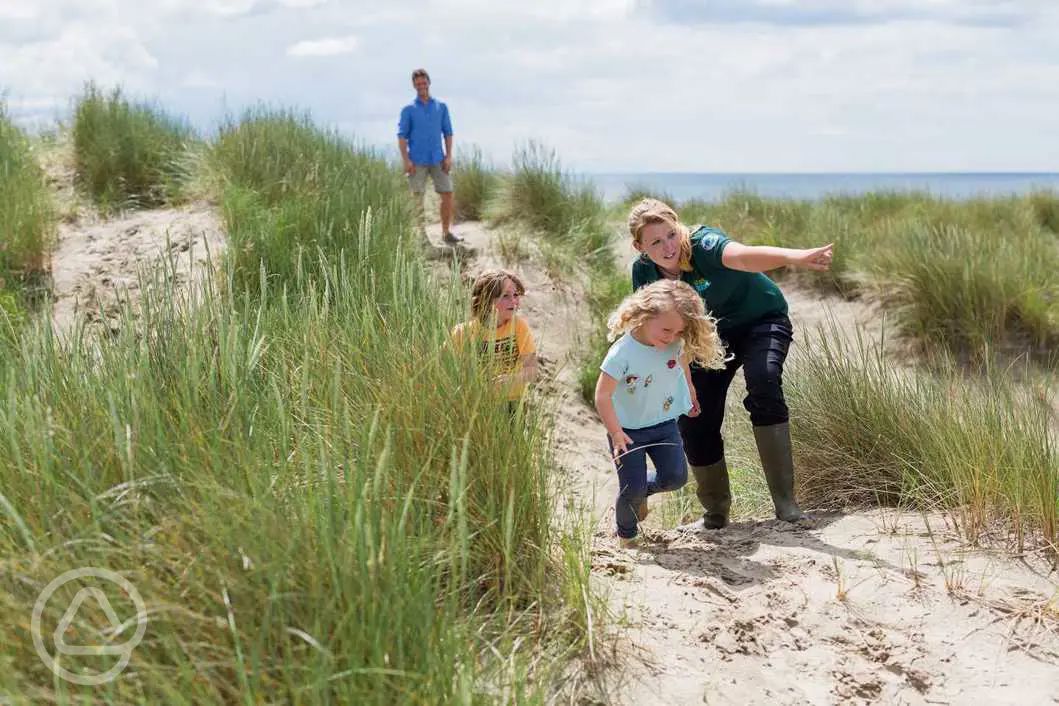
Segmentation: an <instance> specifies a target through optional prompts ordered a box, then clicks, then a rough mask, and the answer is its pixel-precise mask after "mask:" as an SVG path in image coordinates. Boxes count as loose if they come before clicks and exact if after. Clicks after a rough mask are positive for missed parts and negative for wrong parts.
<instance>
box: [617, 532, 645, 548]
mask: <svg viewBox="0 0 1059 706" xmlns="http://www.w3.org/2000/svg"><path fill="white" fill-rule="evenodd" d="M618 544H619V545H621V548H622V549H636V548H637V547H639V546H640V535H636V536H635V537H618Z"/></svg>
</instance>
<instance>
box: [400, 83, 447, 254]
mask: <svg viewBox="0 0 1059 706" xmlns="http://www.w3.org/2000/svg"><path fill="white" fill-rule="evenodd" d="M412 85H413V86H414V87H415V89H416V99H415V100H414V101H412V102H411V103H409V104H408V105H406V106H405V107H404V108H402V109H401V119H400V121H399V122H398V124H397V146H398V147H399V148H400V150H401V161H403V162H404V170H405V174H407V175H408V183H409V185H410V186H411V187H412V194H413V195H414V196H415V199H416V207H417V208H418V210H419V214H420V218H422V214H423V192H424V190H425V189H426V183H427V175H429V176H430V178H431V180H432V181H433V182H434V191H436V192H437V193H438V195H439V196H440V197H441V233H442V236H441V237H442V240H444V241H445V243H446V244H448V245H455V244H457V243H459V242H460V241H461V240H463V239H462V238H458V237H457V236H455V235H453V233H452V231H451V230H449V229H450V227H451V226H452V176H451V175H450V174H449V171H450V170H451V169H452V121H451V120H450V119H449V108H448V106H447V105H445V104H444V103H442V102H441V101H439V100H434V99H433V98H431V97H430V76H429V75H428V74H427V72H426V69H416V70H415V71H413V72H412ZM443 136H444V138H445V149H444V151H442V149H441V138H442V137H443Z"/></svg>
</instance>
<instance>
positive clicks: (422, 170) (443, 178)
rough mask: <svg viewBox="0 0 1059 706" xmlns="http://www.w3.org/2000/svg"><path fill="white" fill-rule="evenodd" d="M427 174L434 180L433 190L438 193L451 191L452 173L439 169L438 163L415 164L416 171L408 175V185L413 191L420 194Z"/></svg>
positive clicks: (424, 186)
mask: <svg viewBox="0 0 1059 706" xmlns="http://www.w3.org/2000/svg"><path fill="white" fill-rule="evenodd" d="M427 174H430V178H431V179H433V180H434V191H436V192H438V193H439V194H448V193H451V192H452V175H451V174H446V173H445V172H443V171H441V165H440V164H417V165H416V173H415V174H409V175H408V185H409V186H411V187H412V191H413V193H416V194H421V193H423V191H424V190H426V187H427Z"/></svg>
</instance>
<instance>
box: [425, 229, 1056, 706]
mask: <svg viewBox="0 0 1059 706" xmlns="http://www.w3.org/2000/svg"><path fill="white" fill-rule="evenodd" d="M458 231H459V232H460V233H462V234H464V235H465V236H467V238H468V240H469V241H470V243H471V244H472V245H473V246H475V247H476V248H478V250H479V257H478V258H477V259H476V261H474V262H472V263H471V264H470V270H471V273H473V272H475V271H479V270H480V269H482V268H484V267H488V266H495V265H498V264H501V262H500V259H499V257H498V255H497V249H496V247H495V244H494V242H493V236H492V234H491V233H490V232H489V231H488V230H487V229H485V228H483V227H481V226H480V225H479V224H474V223H468V224H462V225H461V227H460V228H458ZM431 235H432V237H433V238H434V240H435V241H436V240H437V236H438V232H437V228H436V226H435V228H434V229H433V230H432V231H431ZM514 269H516V270H517V271H518V272H520V273H521V274H523V275H524V276H525V277H526V280H527V285H528V286H529V292H528V294H527V296H526V298H525V301H524V303H523V314H524V315H525V316H526V317H527V318H528V320H529V321H530V323H531V326H532V327H533V329H534V331H535V333H536V334H537V337H538V339H539V341H540V348H541V351H542V354H543V356H544V358H545V360H546V361H547V365H546V367H545V371H546V374H547V376H548V377H550V378H551V380H550V381H546V382H545V384H546V385H549V387H551V388H553V391H554V393H555V394H557V395H560V396H561V398H562V399H563V401H562V402H561V403H560V404H558V410H559V416H558V419H557V426H556V432H555V437H556V446H557V452H558V457H559V458H558V460H559V463H560V465H561V468H562V471H563V472H564V474H565V475H566V477H567V478H568V479H569V481H570V484H571V486H572V487H573V488H574V489H575V491H576V492H577V493H578V494H579V495H580V497H581V498H582V499H583V501H584V502H585V505H586V506H587V507H588V508H591V510H592V511H593V513H594V517H595V518H596V522H597V523H598V524H597V526H598V531H597V532H596V536H595V542H594V547H593V552H592V554H593V575H594V579H595V581H596V584H597V586H598V587H599V588H600V589H601V590H602V591H604V592H606V594H607V595H608V596H609V602H610V605H611V607H612V608H613V610H614V611H615V614H616V615H617V616H619V620H618V628H617V630H616V632H617V637H618V641H619V644H618V647H619V657H620V660H619V665H618V666H617V668H615V669H613V670H611V671H610V678H609V679H608V680H607V684H606V685H605V686H603V687H601V688H602V693H601V694H600V695H599V699H600V701H602V702H604V703H616V704H703V703H708V704H722V703H733V704H749V703H777V704H803V703H814V704H816V703H819V704H830V703H901V704H905V703H907V704H920V703H951V704H965V703H973V702H975V701H980V702H983V703H1033V704H1046V703H1059V576H1057V575H1056V574H1055V573H1054V572H1050V566H1049V565H1048V564H1047V562H1045V561H1044V560H1043V559H1042V558H1041V557H1037V556H1033V555H1027V556H1023V557H1019V558H1012V557H1010V556H1007V555H1005V554H1004V553H1003V552H991V551H988V550H984V549H979V550H974V551H971V550H967V549H966V548H964V547H962V545H961V544H960V543H959V542H958V541H957V540H956V539H955V536H954V533H953V532H952V531H951V529H950V528H949V527H947V526H946V524H945V521H944V519H943V518H942V517H940V516H930V517H924V516H920V515H914V514H907V513H905V514H902V513H897V512H895V511H881V510H880V511H873V512H868V513H850V514H846V515H826V516H822V517H820V521H819V523H818V524H819V526H818V527H817V528H815V529H812V530H797V529H791V528H790V527H789V526H787V525H783V524H782V523H777V522H775V521H774V520H766V519H762V520H759V521H744V522H737V523H735V524H734V525H732V526H731V527H729V528H727V529H725V530H723V531H720V532H712V533H707V532H703V531H695V530H681V529H650V525H649V529H648V530H647V531H646V532H645V536H646V538H647V542H646V543H645V545H644V547H643V548H642V549H639V550H632V551H625V550H621V549H619V548H618V546H617V544H616V542H615V541H614V539H613V536H612V535H613V512H612V510H611V509H610V505H611V503H612V498H613V495H614V493H615V492H616V489H617V488H616V486H617V484H616V476H615V474H614V473H613V471H612V470H611V465H610V462H609V460H608V458H607V455H606V448H605V444H604V436H603V435H604V432H603V429H602V427H601V425H600V424H599V422H598V420H597V419H596V417H595V414H594V412H592V411H591V410H590V409H589V408H588V407H587V406H585V405H584V404H583V403H582V402H580V400H579V399H578V397H577V394H576V391H575V385H574V378H575V375H574V372H575V365H574V363H573V361H572V358H571V354H574V353H576V345H577V342H576V336H577V334H578V333H579V332H580V331H581V330H582V329H583V326H584V323H583V322H584V321H585V317H586V315H587V312H586V309H585V307H584V305H583V302H582V301H581V296H580V293H579V291H578V289H577V288H576V287H556V286H555V285H554V284H552V283H551V281H550V280H549V279H548V277H547V275H546V274H545V272H544V271H543V269H541V268H540V267H537V266H535V265H533V264H532V263H520V264H519V265H517V266H516V267H515V268H514ZM785 289H788V292H789V293H790V295H791V296H790V297H789V299H790V302H791V306H792V318H793V319H794V321H795V325H796V327H798V329H799V330H801V331H802V332H803V335H809V334H808V333H805V332H806V331H807V330H809V329H811V328H812V327H813V325H814V324H816V323H823V322H825V321H826V320H828V319H830V318H833V319H834V320H835V321H836V323H837V324H838V325H839V326H840V327H841V328H844V329H845V330H847V331H853V330H854V329H855V327H856V326H857V325H859V324H866V323H870V322H871V321H872V320H873V319H874V316H875V313H874V312H873V311H872V310H871V309H869V308H867V307H865V306H863V305H859V304H857V303H849V302H842V301H839V300H822V299H820V298H819V297H817V296H815V295H813V294H811V293H808V292H805V291H800V290H796V289H793V288H789V287H785ZM870 333H871V332H870V331H869V334H870ZM734 384H735V385H736V386H738V385H739V384H740V383H739V382H738V381H737V382H736V383H734ZM623 623H624V624H623Z"/></svg>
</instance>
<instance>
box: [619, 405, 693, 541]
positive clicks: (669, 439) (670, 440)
mask: <svg viewBox="0 0 1059 706" xmlns="http://www.w3.org/2000/svg"><path fill="white" fill-rule="evenodd" d="M624 431H625V433H626V434H628V435H629V438H630V439H632V441H633V444H632V445H631V446H630V447H629V448H628V449H627V453H626V454H625V455H624V456H622V457H621V458H619V459H617V460H616V461H615V466H617V468H618V499H617V501H616V502H615V503H614V517H615V518H616V520H617V523H618V536H619V537H624V538H626V539H629V538H632V537H635V536H636V534H637V528H636V524H637V518H636V508H637V507H638V506H639V505H640V503H641V502H643V501H644V498H646V497H647V496H649V495H654V494H655V493H662V492H665V491H668V490H677V489H678V488H681V487H683V485H684V484H685V483H687V481H688V464H687V461H686V460H685V459H684V443H683V442H682V441H681V440H680V431H679V430H678V429H677V423H676V421H675V420H670V421H668V422H662V423H661V424H655V425H654V426H650V427H644V428H643V429H625V430H624ZM607 441H608V443H610V435H608V436H607ZM652 444H653V445H652ZM613 452H614V447H613V445H611V453H612V454H613ZM648 456H650V457H651V462H652V463H653V464H654V466H655V475H654V476H653V477H651V478H648V477H647V457H648Z"/></svg>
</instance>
